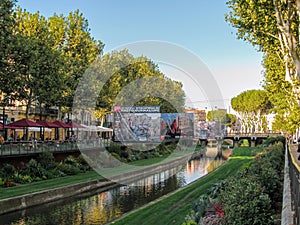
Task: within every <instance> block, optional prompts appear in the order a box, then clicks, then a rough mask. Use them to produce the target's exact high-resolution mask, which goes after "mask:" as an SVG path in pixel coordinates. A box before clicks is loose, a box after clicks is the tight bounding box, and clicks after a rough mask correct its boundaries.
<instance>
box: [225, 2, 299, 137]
mask: <svg viewBox="0 0 300 225" xmlns="http://www.w3.org/2000/svg"><path fill="white" fill-rule="evenodd" d="M227 4H228V7H229V8H230V12H229V13H228V14H227V15H226V20H227V22H229V23H230V24H231V25H232V26H233V27H235V28H237V37H238V38H239V39H243V40H246V41H248V42H250V43H251V44H252V45H254V46H255V47H257V49H258V50H259V51H262V52H264V58H263V65H264V67H265V71H264V76H265V84H264V88H265V89H266V90H267V92H268V96H269V99H270V101H271V102H272V104H273V105H274V111H275V112H276V113H277V115H276V118H277V119H276V121H275V124H274V126H273V127H274V128H275V127H276V129H278V130H281V131H282V130H285V131H289V132H292V130H294V129H295V127H296V126H298V125H299V120H297V119H296V118H298V117H297V116H296V115H297V113H298V112H299V109H298V108H299V107H297V105H299V104H300V99H299V97H300V95H299V93H300V92H299V91H300V88H299V87H300V85H299V84H300V83H299V77H300V54H299V53H300V52H299V47H300V46H299V44H300V43H299V41H300V40H299V32H300V30H299V29H300V26H299V25H300V24H299V15H300V10H299V9H300V1H299V0H295V1H292V0H287V1H283V0H271V1H265V0H255V1H254V0H229V1H228V2H227ZM286 81H288V82H286ZM283 121H284V122H283ZM279 124H281V126H282V127H281V128H280V127H279ZM288 126H289V127H288Z"/></svg>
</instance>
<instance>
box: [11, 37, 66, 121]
mask: <svg viewBox="0 0 300 225" xmlns="http://www.w3.org/2000/svg"><path fill="white" fill-rule="evenodd" d="M15 39H16V40H17V41H16V43H15V46H14V54H11V55H10V60H11V61H12V62H13V65H14V69H15V72H14V76H13V77H11V78H10V80H11V82H14V83H15V91H14V92H13V93H12V94H11V96H12V97H13V98H14V99H17V100H19V101H21V102H24V103H25V105H26V117H28V113H29V109H30V107H31V106H33V104H34V103H35V102H39V103H40V104H41V103H44V104H48V105H52V104H53V102H52V101H55V98H54V96H55V95H56V93H57V91H58V90H59V89H57V85H58V84H59V83H60V79H61V77H60V75H59V69H60V68H59V65H60V64H59V62H57V61H59V59H58V58H59V57H58V56H59V55H58V54H57V53H55V52H53V51H52V50H51V49H49V48H48V47H47V46H45V45H43V44H41V43H39V42H38V41H36V40H34V39H31V38H28V37H24V36H21V35H16V36H15ZM52 92H53V93H54V94H51V93H52Z"/></svg>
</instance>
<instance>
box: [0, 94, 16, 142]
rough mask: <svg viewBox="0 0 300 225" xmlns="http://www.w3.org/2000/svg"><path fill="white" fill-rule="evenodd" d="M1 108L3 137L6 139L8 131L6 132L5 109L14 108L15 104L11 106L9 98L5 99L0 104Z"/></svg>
mask: <svg viewBox="0 0 300 225" xmlns="http://www.w3.org/2000/svg"><path fill="white" fill-rule="evenodd" d="M0 106H2V130H3V137H4V138H5V137H6V131H5V121H6V120H5V107H8V106H14V104H10V103H9V101H8V98H6V97H4V98H3V99H2V102H1V103H0Z"/></svg>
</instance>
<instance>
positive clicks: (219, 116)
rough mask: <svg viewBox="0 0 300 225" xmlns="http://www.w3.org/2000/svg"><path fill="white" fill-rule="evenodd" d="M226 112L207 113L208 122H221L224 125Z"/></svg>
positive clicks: (221, 110) (219, 110)
mask: <svg viewBox="0 0 300 225" xmlns="http://www.w3.org/2000/svg"><path fill="white" fill-rule="evenodd" d="M226 115H227V113H226V111H225V110H223V109H216V110H211V111H208V112H207V116H206V117H207V119H208V121H221V122H223V123H225V121H226Z"/></svg>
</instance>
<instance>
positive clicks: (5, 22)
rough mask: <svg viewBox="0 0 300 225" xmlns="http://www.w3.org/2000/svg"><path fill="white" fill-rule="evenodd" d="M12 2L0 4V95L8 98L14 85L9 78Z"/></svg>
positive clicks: (10, 67)
mask: <svg viewBox="0 0 300 225" xmlns="http://www.w3.org/2000/svg"><path fill="white" fill-rule="evenodd" d="M14 5H15V1H14V0H3V1H1V2H0V93H2V94H4V95H5V96H10V94H11V93H12V92H14V87H15V84H14V82H12V81H11V80H10V79H9V77H10V75H11V74H12V72H13V67H12V65H11V61H10V57H9V55H10V54H11V52H12V49H13V46H14V40H13V38H14V36H13V30H12V28H13V25H14V14H13V7H14Z"/></svg>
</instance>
